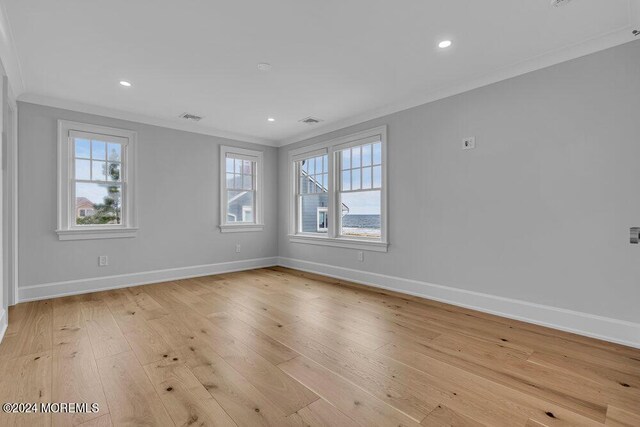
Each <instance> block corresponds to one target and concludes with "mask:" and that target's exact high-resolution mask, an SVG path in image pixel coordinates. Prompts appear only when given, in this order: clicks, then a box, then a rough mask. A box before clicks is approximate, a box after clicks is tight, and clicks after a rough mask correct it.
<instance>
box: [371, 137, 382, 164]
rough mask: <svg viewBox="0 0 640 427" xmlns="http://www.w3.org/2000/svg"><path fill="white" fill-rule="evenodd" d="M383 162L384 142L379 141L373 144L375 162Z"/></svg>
mask: <svg viewBox="0 0 640 427" xmlns="http://www.w3.org/2000/svg"><path fill="white" fill-rule="evenodd" d="M381 163H382V143H380V142H377V143H375V144H373V164H374V165H379V164H381Z"/></svg>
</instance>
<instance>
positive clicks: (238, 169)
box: [233, 159, 242, 173]
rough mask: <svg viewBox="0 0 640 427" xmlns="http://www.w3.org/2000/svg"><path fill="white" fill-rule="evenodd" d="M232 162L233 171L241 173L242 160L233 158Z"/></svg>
mask: <svg viewBox="0 0 640 427" xmlns="http://www.w3.org/2000/svg"><path fill="white" fill-rule="evenodd" d="M233 162H234V165H235V166H234V172H235V173H242V160H240V159H233Z"/></svg>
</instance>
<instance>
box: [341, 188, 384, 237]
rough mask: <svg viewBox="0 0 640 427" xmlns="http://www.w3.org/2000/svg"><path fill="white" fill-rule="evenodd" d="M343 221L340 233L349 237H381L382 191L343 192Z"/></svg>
mask: <svg viewBox="0 0 640 427" xmlns="http://www.w3.org/2000/svg"><path fill="white" fill-rule="evenodd" d="M340 199H341V202H342V205H343V207H342V210H343V212H342V214H343V216H342V221H341V228H340V234H341V235H343V236H349V237H366V238H374V239H379V238H380V237H381V231H380V230H381V220H380V218H381V217H380V212H381V204H380V201H381V198H380V191H379V190H375V191H362V192H358V193H343V194H341V195H340Z"/></svg>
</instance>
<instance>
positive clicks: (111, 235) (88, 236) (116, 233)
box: [56, 228, 138, 240]
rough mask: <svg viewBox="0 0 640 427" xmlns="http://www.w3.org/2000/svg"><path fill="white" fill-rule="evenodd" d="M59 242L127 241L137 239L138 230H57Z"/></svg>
mask: <svg viewBox="0 0 640 427" xmlns="http://www.w3.org/2000/svg"><path fill="white" fill-rule="evenodd" d="M56 233H58V239H59V240H94V239H126V238H132V237H136V236H137V234H138V229H137V228H103V229H87V230H79V229H71V230H56Z"/></svg>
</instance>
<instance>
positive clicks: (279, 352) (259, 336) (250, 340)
mask: <svg viewBox="0 0 640 427" xmlns="http://www.w3.org/2000/svg"><path fill="white" fill-rule="evenodd" d="M208 319H209V320H210V321H211V322H212V323H213V324H214V325H215V326H218V327H220V328H221V329H223V330H225V331H226V332H228V333H229V334H231V335H232V336H233V337H234V338H236V339H238V340H240V341H241V342H242V343H243V344H245V345H246V346H247V347H249V348H250V349H252V350H253V351H255V352H256V353H258V354H259V355H260V356H262V357H264V358H265V359H267V360H268V361H269V362H271V363H273V364H275V365H277V364H278V363H282V362H286V361H287V360H290V359H293V358H294V357H296V356H298V353H296V352H295V351H293V350H292V349H290V348H289V347H287V346H286V345H284V344H282V343H280V342H278V341H276V340H274V339H273V338H271V337H270V336H269V335H267V334H265V333H264V332H261V331H259V330H257V329H255V328H253V327H251V326H249V325H247V324H246V323H244V322H243V321H242V320H240V319H238V318H236V317H235V316H234V315H233V314H228V313H216V314H212V315H210V316H208Z"/></svg>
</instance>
